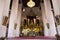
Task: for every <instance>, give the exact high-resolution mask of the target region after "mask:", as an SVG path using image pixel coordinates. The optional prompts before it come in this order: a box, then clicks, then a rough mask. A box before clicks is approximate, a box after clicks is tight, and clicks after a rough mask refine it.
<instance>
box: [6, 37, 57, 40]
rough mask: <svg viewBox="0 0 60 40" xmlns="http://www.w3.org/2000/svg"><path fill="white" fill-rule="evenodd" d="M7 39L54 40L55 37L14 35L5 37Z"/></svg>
mask: <svg viewBox="0 0 60 40" xmlns="http://www.w3.org/2000/svg"><path fill="white" fill-rule="evenodd" d="M7 40H56V37H44V36H41V37H15V38H7Z"/></svg>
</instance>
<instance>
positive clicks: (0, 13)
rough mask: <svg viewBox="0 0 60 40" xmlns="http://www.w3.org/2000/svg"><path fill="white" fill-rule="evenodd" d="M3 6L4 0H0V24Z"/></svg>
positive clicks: (0, 22) (0, 23)
mask: <svg viewBox="0 0 60 40" xmlns="http://www.w3.org/2000/svg"><path fill="white" fill-rule="evenodd" d="M3 8H4V0H0V26H1V25H2V19H3Z"/></svg>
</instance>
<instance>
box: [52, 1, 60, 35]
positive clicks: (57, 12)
mask: <svg viewBox="0 0 60 40" xmlns="http://www.w3.org/2000/svg"><path fill="white" fill-rule="evenodd" d="M52 3H53V8H54V14H55V17H57V16H60V10H59V9H60V0H52ZM58 19H59V18H58ZM58 19H56V20H58ZM57 23H58V22H57ZM57 32H58V35H59V36H60V25H58V24H57Z"/></svg>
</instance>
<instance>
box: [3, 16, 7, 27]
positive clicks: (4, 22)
mask: <svg viewBox="0 0 60 40" xmlns="http://www.w3.org/2000/svg"><path fill="white" fill-rule="evenodd" d="M7 22H8V17H7V16H4V18H3V25H4V26H7Z"/></svg>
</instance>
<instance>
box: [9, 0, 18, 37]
mask: <svg viewBox="0 0 60 40" xmlns="http://www.w3.org/2000/svg"><path fill="white" fill-rule="evenodd" d="M17 15H18V0H13V3H12V10H11V15H10V21H9V29H8V37H16V35H15V32H16V31H15V29H14V28H15V26H16V25H15V23H16V20H17Z"/></svg>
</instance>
